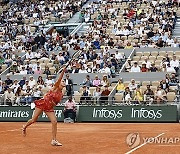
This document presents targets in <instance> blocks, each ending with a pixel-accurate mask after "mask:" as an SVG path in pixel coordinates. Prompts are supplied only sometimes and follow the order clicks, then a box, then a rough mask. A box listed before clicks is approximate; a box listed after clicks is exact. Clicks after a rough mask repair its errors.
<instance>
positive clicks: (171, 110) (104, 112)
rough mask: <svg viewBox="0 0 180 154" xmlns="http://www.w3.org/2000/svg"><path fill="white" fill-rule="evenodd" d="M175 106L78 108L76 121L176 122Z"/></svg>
mask: <svg viewBox="0 0 180 154" xmlns="http://www.w3.org/2000/svg"><path fill="white" fill-rule="evenodd" d="M177 117H178V113H177V106H121V107H120V106H116V107H105V106H104V107H100V106H98V107H95V106H94V107H93V106H91V107H88V106H87V107H80V109H79V115H78V121H97V122H98V121H109V122H113V121H114V122H116V121H120V122H121V121H127V122H128V121H129V122H138V121H141V122H176V121H177Z"/></svg>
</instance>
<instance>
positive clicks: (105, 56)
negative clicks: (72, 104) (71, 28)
mask: <svg viewBox="0 0 180 154" xmlns="http://www.w3.org/2000/svg"><path fill="white" fill-rule="evenodd" d="M85 2H86V1H85V0H84V1H76V0H70V1H59V0H58V1H51V2H49V1H46V0H45V1H23V2H18V3H9V4H8V5H4V6H2V7H1V8H0V12H1V16H0V40H1V41H0V65H1V67H0V70H2V65H3V64H5V65H7V66H10V73H9V74H10V75H13V74H20V75H27V74H30V75H32V76H31V78H30V79H27V80H26V79H23V81H12V80H11V81H12V82H11V83H6V80H5V81H0V93H1V94H6V96H7V97H5V100H7V101H5V102H10V103H12V104H15V103H16V104H19V102H20V101H19V100H20V99H21V98H23V100H22V101H23V102H31V101H32V99H34V98H33V97H32V96H33V95H34V96H36V97H37V98H38V97H41V96H42V94H43V92H42V91H43V88H46V87H48V86H49V87H51V86H52V85H53V82H54V81H53V79H52V77H51V75H53V74H57V73H58V71H59V68H60V67H61V65H63V64H65V63H66V62H67V61H69V59H70V58H71V56H70V53H69V51H70V50H81V51H82V54H81V57H80V58H78V59H74V61H72V62H71V64H70V65H69V67H68V68H67V72H69V73H106V74H108V76H106V77H103V79H102V80H101V79H99V78H98V76H97V77H95V79H94V80H93V81H92V82H91V81H88V79H85V81H84V82H83V83H82V84H83V85H84V86H87V87H91V86H94V87H99V86H103V87H108V86H110V83H108V81H107V80H108V77H116V74H117V72H119V70H120V68H121V66H122V65H123V64H124V62H125V61H126V57H125V54H124V53H122V52H121V51H119V49H132V48H133V47H141V48H142V47H163V46H172V47H177V46H179V42H177V40H176V39H175V38H172V30H173V28H174V25H175V22H176V11H175V10H176V9H177V6H176V5H175V4H173V3H171V2H168V3H165V2H161V1H160V2H158V1H152V2H149V1H144V2H141V1H136V2H128V3H119V2H117V3H111V2H110V1H98V2H97V1H96V2H92V3H89V5H88V6H87V7H86V8H84V9H82V10H81V7H82V5H83V4H84V3H85ZM148 6H151V8H150V7H148ZM147 7H148V8H147ZM2 8H3V9H2ZM143 8H144V9H143ZM77 11H81V14H80V19H81V20H82V22H84V21H85V22H87V23H88V22H92V24H90V26H89V28H88V30H87V32H86V33H85V34H83V35H81V36H79V35H78V34H75V35H74V36H70V35H69V36H67V37H65V36H63V35H60V34H59V33H58V32H57V31H56V30H55V29H54V30H53V32H52V34H49V33H45V31H44V29H43V26H41V25H45V24H46V23H48V22H49V21H59V22H60V21H61V19H63V18H64V17H66V16H67V15H68V16H69V17H72V15H73V14H74V13H76V12H77ZM119 27H122V29H121V28H119ZM134 39H135V42H132V41H130V40H134ZM111 49H115V52H114V53H111ZM22 54H24V55H25V56H23V58H22V57H21V55H22ZM173 58H174V57H173ZM166 60H167V59H166ZM128 61H129V60H128ZM145 62H146V61H145ZM169 63H170V67H173V68H174V70H175V72H177V71H178V68H179V67H178V66H176V65H175V62H171V61H169ZM128 64H129V63H128ZM164 64H166V63H162V70H165V68H164ZM132 65H134V66H132ZM136 65H137V66H136ZM143 65H144V66H143V67H142V68H140V67H138V64H136V63H134V64H130V66H129V68H127V69H129V71H131V72H140V71H142V72H147V71H151V72H154V71H157V70H158V69H157V68H156V66H153V64H151V65H149V64H147V62H146V66H145V64H143ZM166 65H167V66H166V70H171V71H167V72H172V69H170V68H169V64H168V63H167V64H166ZM148 67H149V68H148ZM134 70H135V71H134ZM43 74H45V75H46V80H45V81H44V80H43V79H42V78H41V77H40V78H41V79H40V81H39V79H38V81H35V80H34V79H33V75H40V76H42V75H43ZM8 78H9V77H8ZM8 78H7V80H8V82H9V81H10V79H8ZM87 78H88V77H87ZM105 78H106V79H105ZM37 85H38V86H37ZM66 85H67V86H66V89H67V95H71V94H72V86H73V83H72V82H71V81H70V80H69V79H67V81H66ZM97 90H98V88H97ZM106 90H107V89H106ZM105 93H106V92H105ZM106 94H107V93H106ZM12 95H13V96H12ZM11 96H12V97H11ZM22 96H23V97H22ZM10 98H11V99H10ZM18 98H19V99H18ZM102 102H103V100H102Z"/></svg>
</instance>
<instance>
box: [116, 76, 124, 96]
mask: <svg viewBox="0 0 180 154" xmlns="http://www.w3.org/2000/svg"><path fill="white" fill-rule="evenodd" d="M124 90H125V86H124V84H123V82H122V79H119V80H118V84H117V87H116V92H117V93H123V92H124Z"/></svg>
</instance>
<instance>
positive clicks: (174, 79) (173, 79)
mask: <svg viewBox="0 0 180 154" xmlns="http://www.w3.org/2000/svg"><path fill="white" fill-rule="evenodd" d="M178 84H179V79H178V77H176V74H175V73H172V74H171V77H170V78H169V86H177V85H178Z"/></svg>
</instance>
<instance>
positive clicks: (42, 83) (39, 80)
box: [37, 76, 44, 85]
mask: <svg viewBox="0 0 180 154" xmlns="http://www.w3.org/2000/svg"><path fill="white" fill-rule="evenodd" d="M37 84H38V85H44V80H43V78H42V76H39V77H38V79H37Z"/></svg>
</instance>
